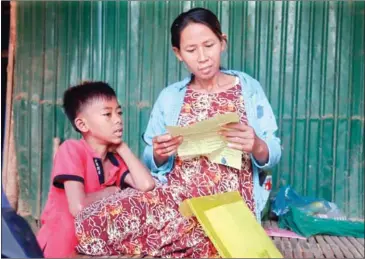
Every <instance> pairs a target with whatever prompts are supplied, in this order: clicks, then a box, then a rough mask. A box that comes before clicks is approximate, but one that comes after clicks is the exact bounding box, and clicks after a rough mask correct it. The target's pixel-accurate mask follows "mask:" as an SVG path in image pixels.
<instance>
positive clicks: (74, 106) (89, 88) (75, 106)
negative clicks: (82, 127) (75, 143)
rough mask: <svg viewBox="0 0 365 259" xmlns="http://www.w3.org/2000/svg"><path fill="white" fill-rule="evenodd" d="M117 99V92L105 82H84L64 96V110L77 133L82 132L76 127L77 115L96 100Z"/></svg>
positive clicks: (73, 87) (66, 92) (70, 89)
mask: <svg viewBox="0 0 365 259" xmlns="http://www.w3.org/2000/svg"><path fill="white" fill-rule="evenodd" d="M99 98H105V99H108V100H110V99H112V98H116V94H115V91H114V90H113V88H111V87H110V85H108V84H107V83H104V82H83V83H81V84H79V85H76V86H72V87H70V88H69V89H67V90H66V91H65V93H64V94H63V109H64V110H65V113H66V115H67V118H68V119H69V120H70V122H71V124H72V126H73V127H74V129H75V130H76V131H77V132H80V131H79V130H78V128H77V127H76V125H75V118H76V116H77V114H78V113H79V112H80V111H81V110H82V109H83V108H84V107H85V106H86V105H87V104H89V103H90V102H92V101H94V100H95V99H99Z"/></svg>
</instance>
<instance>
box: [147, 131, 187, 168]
mask: <svg viewBox="0 0 365 259" xmlns="http://www.w3.org/2000/svg"><path fill="white" fill-rule="evenodd" d="M182 142H183V137H182V136H177V137H172V136H171V135H170V134H164V135H160V136H156V137H154V138H153V139H152V144H153V157H154V159H155V163H156V165H157V166H161V165H162V164H164V163H165V162H166V161H167V159H168V158H169V157H170V156H172V155H173V154H175V153H176V152H177V149H178V147H179V146H180V145H181V143H182Z"/></svg>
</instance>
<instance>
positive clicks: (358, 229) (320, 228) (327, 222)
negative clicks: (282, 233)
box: [279, 206, 365, 238]
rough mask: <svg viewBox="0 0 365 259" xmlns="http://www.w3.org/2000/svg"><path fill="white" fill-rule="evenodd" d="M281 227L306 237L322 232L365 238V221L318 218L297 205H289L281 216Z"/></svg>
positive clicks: (324, 233)
mask: <svg viewBox="0 0 365 259" xmlns="http://www.w3.org/2000/svg"><path fill="white" fill-rule="evenodd" d="M279 227H281V228H289V229H291V230H292V231H294V232H296V233H297V234H300V235H302V236H305V237H310V236H313V235H319V234H321V235H333V236H352V237H357V238H364V228H365V226H364V222H357V221H347V220H336V219H323V218H318V217H315V216H311V215H308V214H306V213H305V212H304V211H303V210H301V209H299V208H297V207H295V206H289V211H288V212H287V213H285V214H284V215H282V216H280V217H279Z"/></svg>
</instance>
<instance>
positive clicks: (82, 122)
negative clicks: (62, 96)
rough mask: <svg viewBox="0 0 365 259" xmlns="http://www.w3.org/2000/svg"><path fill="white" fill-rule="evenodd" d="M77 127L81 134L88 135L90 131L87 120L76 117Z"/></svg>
mask: <svg viewBox="0 0 365 259" xmlns="http://www.w3.org/2000/svg"><path fill="white" fill-rule="evenodd" d="M74 122H75V126H76V128H77V129H78V130H79V131H80V132H81V133H86V132H87V131H88V130H89V127H88V126H87V123H86V121H85V119H83V118H80V117H76V118H75V121H74Z"/></svg>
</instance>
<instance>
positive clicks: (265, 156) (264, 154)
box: [252, 137, 269, 164]
mask: <svg viewBox="0 0 365 259" xmlns="http://www.w3.org/2000/svg"><path fill="white" fill-rule="evenodd" d="M252 155H253V157H254V158H255V159H256V160H257V161H258V162H259V163H260V164H265V163H267V161H268V160H269V148H268V147H267V144H266V143H265V141H263V140H262V139H260V138H259V137H256V140H255V144H254V147H253V150H252Z"/></svg>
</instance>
